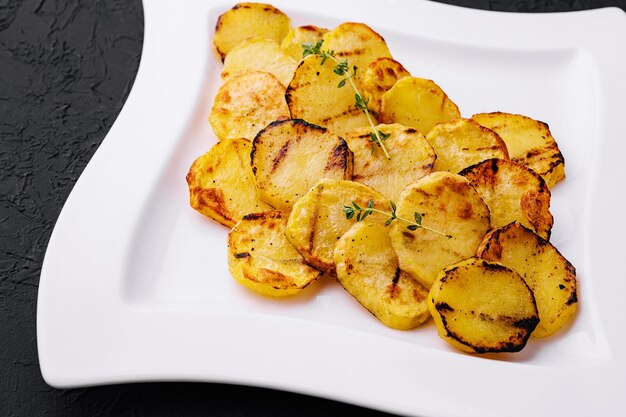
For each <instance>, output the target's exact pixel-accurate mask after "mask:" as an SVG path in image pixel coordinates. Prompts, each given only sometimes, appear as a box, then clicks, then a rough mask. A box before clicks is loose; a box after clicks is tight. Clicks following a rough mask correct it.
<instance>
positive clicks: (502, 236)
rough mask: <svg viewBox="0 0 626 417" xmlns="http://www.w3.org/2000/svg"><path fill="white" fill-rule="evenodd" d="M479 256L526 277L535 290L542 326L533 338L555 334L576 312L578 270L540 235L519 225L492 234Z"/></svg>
mask: <svg viewBox="0 0 626 417" xmlns="http://www.w3.org/2000/svg"><path fill="white" fill-rule="evenodd" d="M477 256H479V257H481V258H484V259H487V260H489V261H494V262H499V263H502V264H503V265H505V266H507V267H508V268H511V269H512V270H514V271H515V272H517V273H518V274H520V275H521V276H522V278H524V281H526V284H528V286H529V287H530V289H531V290H533V293H534V294H535V300H536V302H537V310H538V311H539V319H540V321H539V325H538V326H537V328H536V329H535V331H534V332H533V337H545V336H549V335H551V334H554V333H556V332H557V331H558V330H559V329H561V328H562V327H563V326H564V325H565V324H567V323H568V322H569V321H570V320H572V318H573V317H574V314H575V313H576V305H577V303H578V297H577V295H576V269H575V268H574V266H573V265H572V264H571V263H569V261H568V260H567V259H565V258H564V257H563V256H562V255H561V254H560V253H559V251H558V250H557V249H556V248H555V247H554V246H552V245H551V244H550V242H548V241H547V240H545V239H544V238H542V237H541V236H539V235H537V234H535V233H533V231H532V230H530V229H528V228H526V227H524V226H523V225H521V224H520V223H519V222H513V223H510V224H508V225H506V226H504V227H501V228H499V229H495V230H493V231H491V232H489V233H488V234H487V235H486V236H485V238H484V239H483V241H482V243H481V244H480V247H479V248H478V252H477Z"/></svg>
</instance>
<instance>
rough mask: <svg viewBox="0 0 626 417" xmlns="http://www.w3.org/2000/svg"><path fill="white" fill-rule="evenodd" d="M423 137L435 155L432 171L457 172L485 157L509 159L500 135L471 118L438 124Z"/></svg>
mask: <svg viewBox="0 0 626 417" xmlns="http://www.w3.org/2000/svg"><path fill="white" fill-rule="evenodd" d="M426 139H427V140H428V142H429V143H430V144H431V145H432V147H433V148H434V150H435V153H436V154H437V160H436V161H435V167H434V170H435V171H448V172H453V173H458V172H459V171H461V170H462V169H463V168H467V167H468V166H470V165H474V164H477V163H479V162H481V161H484V160H485V159H491V158H500V159H509V154H508V152H507V149H506V145H505V144H504V141H503V140H502V139H501V138H500V136H498V134H497V133H495V132H493V131H492V130H489V129H487V128H486V127H483V126H481V125H479V124H478V123H476V122H475V121H473V120H471V119H463V118H458V119H454V120H451V121H449V122H446V123H441V124H438V125H436V126H435V127H433V128H432V130H431V131H430V132H429V133H428V136H427V137H426Z"/></svg>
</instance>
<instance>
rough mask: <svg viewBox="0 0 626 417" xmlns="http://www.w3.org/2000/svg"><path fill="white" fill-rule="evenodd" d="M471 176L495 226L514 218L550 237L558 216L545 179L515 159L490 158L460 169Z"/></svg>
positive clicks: (509, 221) (545, 237) (470, 178)
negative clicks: (553, 209)
mask: <svg viewBox="0 0 626 417" xmlns="http://www.w3.org/2000/svg"><path fill="white" fill-rule="evenodd" d="M460 175H463V176H464V177H465V178H467V179H468V180H469V181H470V182H471V183H472V185H473V186H474V188H475V189H476V191H477V192H478V194H479V195H480V196H481V198H482V199H483V200H484V201H485V203H486V204H487V207H489V211H490V212H491V227H492V228H496V227H501V226H504V225H507V224H509V223H511V222H512V221H514V220H517V221H519V222H520V223H522V224H523V225H524V226H527V227H530V228H531V229H532V230H534V231H535V232H537V234H538V235H540V236H541V237H543V238H544V239H546V240H547V239H549V238H550V231H551V230H552V224H553V223H554V219H553V217H552V214H551V213H550V190H549V189H548V186H547V185H546V183H545V182H544V181H543V179H542V178H541V177H540V176H539V175H537V174H535V173H534V172H533V171H531V170H530V169H528V168H526V167H525V166H523V165H520V164H518V163H516V162H513V161H507V160H503V159H488V160H486V161H483V162H480V163H478V164H476V165H472V166H471V167H468V168H466V169H464V170H463V171H461V172H460Z"/></svg>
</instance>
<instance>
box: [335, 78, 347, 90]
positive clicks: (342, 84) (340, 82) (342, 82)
mask: <svg viewBox="0 0 626 417" xmlns="http://www.w3.org/2000/svg"><path fill="white" fill-rule="evenodd" d="M344 85H346V79H345V78H344V79H343V80H341V81H339V84H338V85H337V87H339V88H341V87H343V86H344Z"/></svg>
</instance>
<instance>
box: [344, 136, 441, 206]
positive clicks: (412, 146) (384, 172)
mask: <svg viewBox="0 0 626 417" xmlns="http://www.w3.org/2000/svg"><path fill="white" fill-rule="evenodd" d="M376 129H378V130H379V131H380V132H382V133H385V134H388V135H389V137H388V138H387V139H386V140H385V141H384V145H385V147H386V148H387V150H388V152H389V155H390V156H391V159H387V157H386V156H385V154H384V153H383V152H382V150H381V149H379V146H378V145H377V144H376V143H374V142H372V137H371V136H370V132H371V131H372V130H371V129H370V128H367V127H362V128H358V129H355V130H353V131H352V132H350V133H348V134H347V135H346V142H348V147H350V150H352V152H353V153H354V172H353V174H352V180H353V181H357V182H361V183H363V184H366V185H369V186H370V187H372V188H374V189H375V190H376V191H379V192H380V193H382V194H383V195H384V196H386V197H388V198H390V199H392V200H396V199H397V198H398V196H399V195H400V192H401V191H402V188H404V186H405V185H407V184H409V183H412V182H414V181H417V180H418V179H419V178H421V177H423V176H424V175H426V174H429V173H430V172H431V171H432V168H433V164H434V163H435V158H436V156H435V152H434V151H433V148H432V147H431V146H430V144H429V143H428V142H427V141H426V139H425V138H424V135H422V134H421V133H419V132H418V131H417V130H415V129H413V128H412V127H406V126H402V125H400V124H392V125H378V126H377V127H376Z"/></svg>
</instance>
